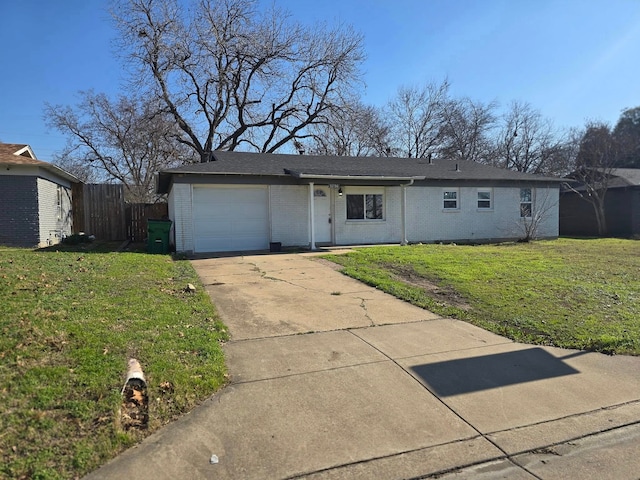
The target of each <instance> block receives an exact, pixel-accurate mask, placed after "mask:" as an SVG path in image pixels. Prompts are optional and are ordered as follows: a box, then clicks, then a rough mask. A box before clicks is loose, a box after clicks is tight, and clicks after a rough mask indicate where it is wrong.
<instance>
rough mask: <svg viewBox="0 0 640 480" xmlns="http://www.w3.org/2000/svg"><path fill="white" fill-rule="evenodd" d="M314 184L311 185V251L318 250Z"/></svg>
mask: <svg viewBox="0 0 640 480" xmlns="http://www.w3.org/2000/svg"><path fill="white" fill-rule="evenodd" d="M313 193H314V191H313V182H311V183H309V237H310V238H309V244H310V247H311V250H317V249H318V248H317V247H316V226H315V207H314V205H313Z"/></svg>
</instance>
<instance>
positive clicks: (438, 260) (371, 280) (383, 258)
mask: <svg viewBox="0 0 640 480" xmlns="http://www.w3.org/2000/svg"><path fill="white" fill-rule="evenodd" d="M325 258H327V259H329V260H331V261H333V262H336V263H339V264H340V265H343V266H344V269H343V273H345V274H347V275H350V276H352V277H354V278H357V279H359V280H361V281H363V282H365V283H367V284H369V285H373V286H375V287H377V288H379V289H380V290H383V291H385V292H387V293H390V294H392V295H395V296H396V297H399V298H402V299H404V300H406V301H409V302H411V303H413V304H415V305H418V306H420V307H423V308H425V309H428V310H431V311H433V312H434V313H437V314H440V315H444V316H451V317H455V318H459V319H462V320H466V321H468V322H470V323H472V324H474V325H478V326H480V327H482V328H485V329H487V330H489V331H492V332H495V333H497V334H500V335H504V336H506V337H509V338H511V339H513V340H516V341H519V342H525V343H532V344H538V345H554V346H558V347H565V348H576V349H586V350H594V351H599V352H603V353H608V354H613V353H617V354H631V355H640V241H637V240H635V241H634V240H619V239H596V240H577V239H559V240H555V241H540V242H533V243H518V244H500V245H484V246H459V245H413V246H406V247H369V248H362V249H358V250H356V251H354V252H352V253H349V254H346V255H331V256H327V257H325Z"/></svg>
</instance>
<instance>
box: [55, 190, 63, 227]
mask: <svg viewBox="0 0 640 480" xmlns="http://www.w3.org/2000/svg"><path fill="white" fill-rule="evenodd" d="M56 211H57V215H58V220H62V187H61V186H60V185H58V188H57V191H56Z"/></svg>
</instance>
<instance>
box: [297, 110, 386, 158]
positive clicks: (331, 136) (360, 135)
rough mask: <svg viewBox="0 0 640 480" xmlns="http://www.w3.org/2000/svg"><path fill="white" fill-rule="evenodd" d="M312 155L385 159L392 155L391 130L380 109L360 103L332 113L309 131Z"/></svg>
mask: <svg viewBox="0 0 640 480" xmlns="http://www.w3.org/2000/svg"><path fill="white" fill-rule="evenodd" d="M310 133H311V140H312V145H311V148H310V149H309V150H310V152H311V153H315V154H319V155H340V156H342V155H346V156H355V157H367V156H372V155H375V156H385V155H387V153H389V152H390V147H389V141H390V139H389V127H388V126H387V125H386V124H385V121H384V118H383V115H382V113H381V112H380V110H379V109H377V108H375V107H372V106H367V105H364V104H362V103H361V102H352V103H349V104H346V105H345V106H344V107H343V108H341V109H339V110H335V111H333V112H331V115H329V116H328V117H327V119H326V121H325V122H323V123H320V124H316V125H314V126H313V128H312V129H311V130H310Z"/></svg>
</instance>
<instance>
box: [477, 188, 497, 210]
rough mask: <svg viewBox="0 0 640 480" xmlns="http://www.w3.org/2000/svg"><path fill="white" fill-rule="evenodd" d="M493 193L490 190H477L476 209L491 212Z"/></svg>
mask: <svg viewBox="0 0 640 480" xmlns="http://www.w3.org/2000/svg"><path fill="white" fill-rule="evenodd" d="M492 201H493V191H492V190H491V189H490V188H479V189H478V209H479V210H491V209H492V208H493V205H492V203H491V202H492Z"/></svg>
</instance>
